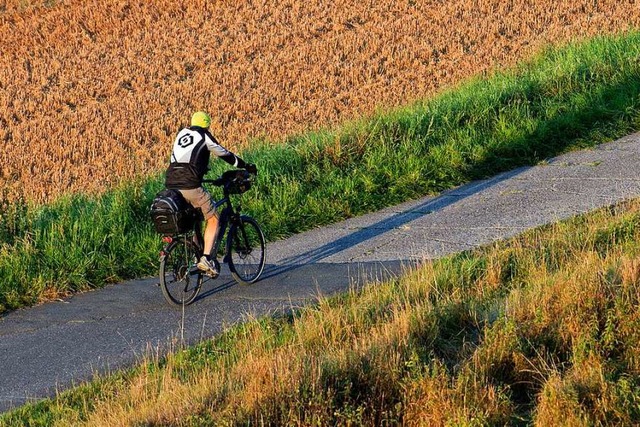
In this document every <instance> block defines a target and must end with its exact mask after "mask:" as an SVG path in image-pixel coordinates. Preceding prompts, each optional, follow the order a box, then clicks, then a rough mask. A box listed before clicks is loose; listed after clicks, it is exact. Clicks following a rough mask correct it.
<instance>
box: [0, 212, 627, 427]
mask: <svg viewBox="0 0 640 427" xmlns="http://www.w3.org/2000/svg"><path fill="white" fill-rule="evenodd" d="M639 242H640V201H639V200H636V201H633V202H630V203H626V204H621V205H619V206H614V207H611V208H606V209H601V210H600V211H598V212H596V213H592V214H589V215H583V216H580V217H576V218H573V219H571V220H568V221H565V222H563V223H558V224H554V225H550V226H545V227H542V228H539V229H536V230H533V231H530V232H527V233H525V234H524V235H522V236H519V237H517V238H513V239H510V240H509V241H506V242H500V243H496V244H493V245H491V246H488V247H485V248H481V249H478V250H474V251H471V252H465V253H461V254H458V255H454V256H450V257H447V258H445V259H442V260H437V261H433V262H428V263H426V264H424V265H423V266H421V267H419V268H417V269H415V270H413V271H409V272H407V273H406V274H405V275H404V276H403V277H400V278H399V279H397V280H394V281H390V282H386V283H380V284H375V286H373V285H372V286H369V287H367V288H365V289H363V290H361V291H357V292H356V291H352V292H350V293H348V294H344V295H341V296H338V297H335V298H332V299H323V298H320V299H319V301H318V303H317V304H316V305H315V306H313V307H308V308H304V309H302V310H300V311H298V312H295V313H292V314H290V315H286V316H280V317H274V318H266V319H261V320H258V321H253V322H249V323H246V324H244V325H240V326H237V327H234V328H233V329H231V330H229V331H227V332H226V333H225V334H223V335H222V336H220V337H218V338H216V339H214V340H211V341H207V342H204V343H201V344H200V345H197V346H195V347H192V348H187V349H183V350H180V351H177V352H175V353H172V354H170V355H169V356H168V357H167V358H166V359H162V360H157V359H153V358H152V359H149V360H148V361H147V363H146V364H143V365H141V366H139V367H137V368H135V369H134V370H131V371H129V372H126V373H120V374H117V375H116V376H114V377H111V378H104V379H102V380H100V381H99V382H94V383H89V384H87V385H85V386H83V387H81V388H79V389H73V390H71V391H68V392H65V393H63V394H61V395H60V396H58V397H57V398H56V399H54V400H47V401H43V402H40V403H38V404H36V405H27V406H25V407H22V408H20V409H18V410H16V411H14V412H11V413H9V414H6V415H4V416H3V417H0V426H5V425H7V426H8V425H23V424H25V425H33V426H36V425H65V426H66V425H75V424H79V425H91V426H112V425H185V426H189V425H193V426H203V425H211V426H219V425H228V426H232V425H237V426H240V425H272V426H283V425H341V426H342V425H344V426H348V425H408V426H412V425H416V426H418V425H420V426H423V425H433V426H444V425H465V426H473V425H540V426H549V425H559V424H561V425H578V426H582V425H636V424H637V423H638V422H640V380H639V378H640V359H639V358H638V354H639V353H638V350H639V349H640V333H639V332H638V331H640V328H639V326H640V243H639Z"/></svg>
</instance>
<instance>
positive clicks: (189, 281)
mask: <svg viewBox="0 0 640 427" xmlns="http://www.w3.org/2000/svg"><path fill="white" fill-rule="evenodd" d="M196 263H197V251H196V247H195V245H194V244H193V242H192V241H191V239H190V238H188V237H182V236H181V237H179V238H177V239H176V240H174V241H173V242H171V243H170V244H169V247H168V248H167V249H166V250H165V252H164V255H163V256H162V257H161V258H160V287H161V288H162V294H163V295H164V298H165V299H166V300H167V302H169V303H170V304H175V305H188V304H191V303H192V302H193V300H195V299H196V297H197V296H198V293H199V292H200V288H202V281H203V274H202V272H201V271H200V270H198V267H196Z"/></svg>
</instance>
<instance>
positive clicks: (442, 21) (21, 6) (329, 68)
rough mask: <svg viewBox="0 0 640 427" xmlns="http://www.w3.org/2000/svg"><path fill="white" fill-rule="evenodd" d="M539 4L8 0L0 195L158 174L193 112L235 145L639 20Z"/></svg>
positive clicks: (388, 101)
mask: <svg viewBox="0 0 640 427" xmlns="http://www.w3.org/2000/svg"><path fill="white" fill-rule="evenodd" d="M531 3H532V2H528V1H524V0H517V1H506V2H505V1H503V0H487V1H470V0H451V1H442V0H440V1H435V0H432V1H420V0H415V1H412V0H409V1H407V0H404V1H393V0H383V1H377V2H373V1H371V2H361V1H354V0H338V1H336V2H331V3H330V4H329V3H326V2H297V1H296V2H294V1H287V0H285V1H278V2H269V1H243V2H239V3H238V4H231V2H222V1H215V2H207V1H204V0H201V1H198V0H192V1H189V2H185V1H166V0H145V1H127V0H120V1H117V0H116V1H107V0H89V1H84V0H83V1H77V0H73V1H72V0H67V1H39V2H25V1H23V0H5V1H1V0H0V50H1V52H2V56H1V57H0V141H2V142H3V143H2V144H1V145H0V197H2V198H6V199H9V200H15V199H16V198H18V197H24V198H26V199H28V200H31V201H35V202H46V201H50V200H52V199H54V198H56V197H57V196H59V195H60V194H62V193H66V192H78V191H83V192H89V193H96V192H100V191H103V190H104V189H106V188H109V187H110V186H112V185H114V184H116V183H117V182H119V181H120V180H122V179H123V178H124V179H130V178H135V177H139V176H144V175H146V174H149V173H152V172H156V171H158V170H160V169H162V168H163V167H164V166H165V163H166V161H167V159H168V154H169V150H170V145H171V142H172V137H173V134H174V133H175V132H176V131H177V130H178V128H179V127H181V126H184V125H185V124H187V121H188V118H189V116H190V114H191V112H193V111H194V110H196V109H206V110H208V111H210V112H211V113H212V115H213V116H214V121H216V123H215V124H214V127H213V128H214V131H215V133H216V134H217V135H218V137H219V138H220V140H221V141H222V142H223V143H224V144H225V145H226V146H227V147H229V148H231V149H234V150H238V149H240V148H242V147H243V146H245V145H246V144H247V143H248V141H249V140H250V139H251V138H255V137H263V136H266V137H268V138H270V139H272V140H273V141H276V142H277V141H278V140H279V139H281V138H283V137H284V136H285V135H288V134H291V133H297V132H302V131H305V130H308V129H314V128H318V127H324V126H329V125H331V124H335V123H338V122H341V121H344V120H350V119H354V118H357V117H360V116H362V115H367V114H371V113H373V112H374V111H376V109H379V108H389V107H393V106H397V105H401V104H405V103H408V102H411V101H413V100H416V99H420V98H423V97H425V96H426V95H428V94H430V93H433V92H434V91H436V90H438V89H439V88H442V87H446V86H450V85H452V84H455V83H456V82H458V81H460V80H461V79H464V78H465V77H468V76H470V75H474V74H477V73H481V72H483V71H486V70H489V69H491V68H494V67H497V66H506V65H510V64H513V63H514V62H515V61H517V60H519V59H522V58H525V57H527V56H529V55H531V54H532V53H534V52H535V51H536V50H537V49H539V48H540V47H541V46H543V45H545V44H548V43H550V42H558V41H568V40H572V39H575V38H582V37H584V36H588V35H594V34H597V33H615V32H619V31H624V30H625V29H627V28H629V27H633V26H638V24H639V23H640V1H619V0H603V1H596V0H588V1H587V0H582V1H567V0H561V1H556V0H541V1H538V2H535V4H531Z"/></svg>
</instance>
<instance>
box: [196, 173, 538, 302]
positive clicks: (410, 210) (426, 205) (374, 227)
mask: <svg viewBox="0 0 640 427" xmlns="http://www.w3.org/2000/svg"><path fill="white" fill-rule="evenodd" d="M528 169H530V167H521V168H517V169H514V170H511V171H508V172H503V173H501V174H499V175H496V176H494V177H493V178H490V179H487V180H482V181H474V182H470V183H468V184H465V185H462V186H460V187H456V188H453V189H451V190H446V191H444V192H443V193H441V194H440V195H438V196H436V197H434V198H432V199H429V200H426V201H424V202H423V203H420V204H418V205H414V204H412V205H411V206H409V207H407V208H405V209H404V210H402V211H401V212H398V213H396V214H394V215H392V216H390V217H389V216H384V217H383V218H382V219H380V220H378V221H377V222H374V223H371V224H368V225H366V226H364V227H362V228H361V229H359V230H357V231H355V232H353V233H350V234H349V235H347V236H344V237H340V238H338V239H335V240H332V241H330V242H327V243H325V244H322V245H321V246H319V247H317V248H314V249H311V250H307V251H304V252H302V253H299V254H297V255H294V256H290V257H287V258H284V259H282V260H280V261H278V262H277V263H276V264H267V265H266V266H265V270H264V273H263V275H262V277H261V279H260V280H259V281H258V282H257V283H265V282H266V283H267V284H269V283H272V284H274V285H276V284H277V283H278V282H280V281H282V280H286V278H285V277H284V275H286V274H289V273H291V272H293V271H295V270H299V269H304V268H305V267H308V266H310V265H313V264H316V263H319V262H321V261H322V260H324V259H326V258H329V257H330V256H332V255H336V254H338V253H340V252H342V251H344V250H347V249H349V248H351V247H353V246H355V245H358V244H361V243H364V242H366V241H367V240H370V239H373V238H376V237H379V236H380V235H381V234H382V235H383V234H385V233H387V232H391V231H393V230H394V229H398V228H400V227H402V226H404V225H406V224H408V223H410V222H411V221H414V220H416V219H418V218H421V217H423V216H424V215H429V214H431V213H433V212H436V211H439V210H441V209H444V208H446V207H448V206H452V205H454V204H456V203H458V202H460V201H461V200H463V199H465V198H467V197H470V196H473V195H476V194H478V193H481V192H483V191H486V190H487V189H489V188H491V187H493V186H495V185H496V184H499V183H501V182H503V181H505V180H508V179H511V178H513V177H514V176H517V175H519V174H521V173H523V172H524V171H526V170H528ZM330 264H331V266H328V267H327V268H329V270H336V269H337V270H340V271H343V272H344V274H350V273H349V272H354V271H357V272H359V274H361V275H362V276H363V277H370V276H374V275H376V274H378V273H380V271H384V272H385V276H387V277H388V276H389V275H396V274H397V273H399V272H400V271H402V270H403V269H404V267H406V266H407V265H410V264H411V260H409V259H407V260H400V259H399V260H397V261H394V262H382V261H380V262H377V263H371V262H368V263H363V268H362V271H360V270H358V269H350V268H349V267H348V264H350V263H344V265H342V266H339V265H337V264H336V265H334V264H335V263H330ZM351 264H352V265H357V264H358V263H357V262H354V263H351ZM364 264H366V265H364ZM373 264H379V265H378V266H377V267H376V266H374V265H373ZM306 273H311V274H321V273H320V272H319V271H318V270H317V268H316V269H311V270H309V271H306ZM227 274H228V273H227ZM227 274H224V275H221V276H220V277H219V278H218V279H216V280H215V281H219V284H218V285H216V286H215V287H213V288H211V289H207V290H206V291H204V292H202V293H201V294H200V295H199V296H198V297H197V298H196V300H195V301H194V302H196V301H200V300H202V299H205V298H207V297H210V296H212V295H216V294H219V293H221V292H223V291H225V290H228V289H230V288H231V287H233V286H235V285H236V284H237V283H236V282H235V281H234V280H233V278H231V277H230V276H227ZM220 279H222V281H220ZM299 279H300V278H299ZM211 282H213V280H212V279H208V280H206V281H205V282H204V283H203V289H206V285H207V284H208V283H211Z"/></svg>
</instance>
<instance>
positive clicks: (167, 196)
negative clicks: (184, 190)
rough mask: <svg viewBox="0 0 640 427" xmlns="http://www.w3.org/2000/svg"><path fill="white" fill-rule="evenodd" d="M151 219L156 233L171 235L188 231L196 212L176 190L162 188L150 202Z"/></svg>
mask: <svg viewBox="0 0 640 427" xmlns="http://www.w3.org/2000/svg"><path fill="white" fill-rule="evenodd" d="M151 219H152V220H153V224H154V225H155V227H156V231H157V232H158V233H160V234H163V235H165V236H171V235H174V234H181V233H185V232H187V231H189V230H190V229H191V228H192V227H193V222H194V221H195V219H196V212H195V210H194V209H193V207H192V206H191V204H189V202H187V201H186V200H185V198H184V197H183V196H182V194H181V193H180V192H179V191H178V190H162V191H160V192H159V193H158V194H156V197H155V199H153V203H152V204H151Z"/></svg>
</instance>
